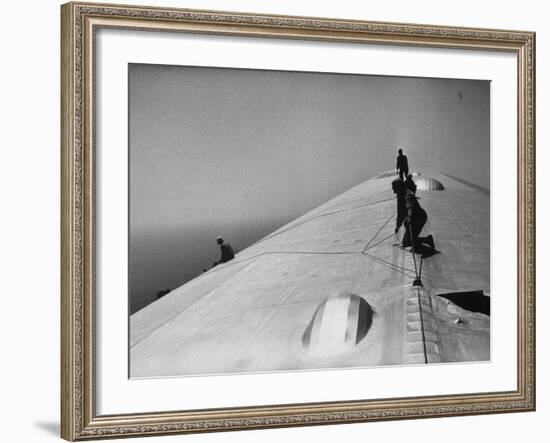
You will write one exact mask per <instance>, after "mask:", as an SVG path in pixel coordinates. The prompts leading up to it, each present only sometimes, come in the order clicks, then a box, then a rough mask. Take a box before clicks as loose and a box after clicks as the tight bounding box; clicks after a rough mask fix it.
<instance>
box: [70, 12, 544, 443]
mask: <svg viewBox="0 0 550 443" xmlns="http://www.w3.org/2000/svg"><path fill="white" fill-rule="evenodd" d="M61 15H62V42H61V44H62V60H61V63H62V69H61V71H62V97H61V99H62V128H61V131H62V177H61V182H62V196H61V198H62V257H61V259H62V304H61V314H62V315H61V318H62V325H61V327H62V371H61V381H62V383H61V384H62V392H61V404H62V424H61V433H62V437H63V438H65V439H67V440H71V441H73V440H86V439H94V438H108V437H123V436H124V437H128V436H146V435H160V434H174V433H194V432H207V431H226V430H238V429H260V428H269V427H281V426H302V425H320V424H335V423H350V422H366V421H376V420H395V419H404V418H421V417H440V416H450V415H453V416H458V415H468V414H488V413H497V412H519V411H533V410H534V409H535V100H534V97H535V95H534V93H535V35H534V33H532V32H526V31H504V30H492V29H470V28H453V27H447V26H436V25H416V24H414V25H413V24H401V23H400V24H396V23H379V22H365V21H353V20H341V19H326V18H307V17H287V16H268V15H258V14H248V13H233V12H231V13H229V12H218V11H197V10H184V9H166V8H156V7H134V6H123V5H106V4H90V3H79V2H76V3H68V4H65V5H63V6H62V7H61Z"/></svg>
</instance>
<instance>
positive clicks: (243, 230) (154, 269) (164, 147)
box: [129, 64, 490, 311]
mask: <svg viewBox="0 0 550 443" xmlns="http://www.w3.org/2000/svg"><path fill="white" fill-rule="evenodd" d="M129 97H130V101H129V111H130V127H129V134H130V146H129V152H130V262H129V263H130V293H131V305H132V311H134V310H136V309H138V308H139V307H141V306H143V305H144V304H145V303H146V302H145V300H146V299H147V300H148V301H151V300H153V299H154V292H156V291H157V290H158V289H161V288H165V287H167V288H174V287H176V286H178V285H180V284H182V283H183V282H185V281H187V280H189V279H190V278H192V277H194V276H195V275H197V274H198V273H200V271H201V270H202V268H205V267H209V266H210V265H211V264H212V262H213V261H214V260H216V259H217V258H218V255H219V252H218V249H217V246H216V244H215V237H216V236H217V235H223V236H224V237H225V238H227V240H228V241H229V242H230V243H232V244H233V245H234V246H235V247H237V248H240V249H242V248H244V247H246V246H247V245H249V244H250V243H252V242H253V241H255V240H257V239H258V238H259V237H262V236H264V235H267V234H269V232H271V231H273V230H274V229H276V228H277V227H279V226H281V225H282V224H284V223H286V222H288V221H290V220H292V219H294V218H296V217H297V216H299V215H301V214H303V213H305V212H306V211H308V210H309V209H312V208H314V207H316V206H318V205H319V204H321V203H323V202H325V201H326V200H328V199H329V198H331V197H333V196H335V195H338V194H340V193H342V192H343V191H345V190H347V189H349V188H350V187H352V186H353V185H355V184H358V183H361V182H362V181H364V180H366V179H368V178H371V177H372V176H374V175H376V174H379V173H380V172H383V171H386V170H389V169H392V168H394V165H395V156H396V154H397V153H396V151H397V148H398V147H402V148H403V150H404V152H405V154H406V155H407V156H408V158H409V165H410V167H411V170H415V169H416V168H417V167H418V168H419V169H422V168H425V167H428V168H430V169H435V170H439V171H442V172H446V173H449V174H451V175H454V176H457V177H459V178H463V179H465V180H468V181H471V182H473V183H476V184H478V185H480V186H483V187H485V188H489V182H490V180H489V133H490V126H489V122H490V115H489V108H490V103H489V102H490V83H489V82H487V81H472V80H447V79H420V78H403V77H380V76H366V75H346V74H325V73H297V72H281V71H258V70H242V69H218V68H197V67H184V66H160V65H143V64H130V65H129Z"/></svg>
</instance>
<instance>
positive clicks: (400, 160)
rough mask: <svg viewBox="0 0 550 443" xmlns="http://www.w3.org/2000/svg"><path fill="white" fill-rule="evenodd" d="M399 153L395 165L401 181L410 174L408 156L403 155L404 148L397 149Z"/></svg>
mask: <svg viewBox="0 0 550 443" xmlns="http://www.w3.org/2000/svg"><path fill="white" fill-rule="evenodd" d="M397 152H398V153H399V155H398V156H397V165H396V166H395V172H396V173H398V174H399V178H400V179H401V181H404V180H405V179H406V178H407V175H409V162H408V161H407V156H406V155H403V149H399V151H397Z"/></svg>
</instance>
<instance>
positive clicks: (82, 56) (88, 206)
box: [61, 2, 535, 441]
mask: <svg viewBox="0 0 550 443" xmlns="http://www.w3.org/2000/svg"><path fill="white" fill-rule="evenodd" d="M61 18H62V20H61V22H62V36H61V39H62V40H61V48H62V59H61V75H62V97H61V102H62V115H61V122H62V123H61V140H62V146H61V152H62V176H61V189H62V195H61V200H62V213H61V215H62V231H61V234H62V235H61V238H62V253H61V254H62V255H61V262H62V276H61V279H62V294H61V321H62V324H61V332H62V333H61V349H62V356H61V436H62V437H63V438H64V439H67V440H70V441H75V440H87V439H97V438H109V437H129V436H146V435H151V436H153V435H162V434H178V433H182V434H183V433H196V432H215V431H226V430H242V429H262V428H270V427H284V426H308V425H320V424H336V423H351V422H368V421H380V420H397V419H404V418H423V417H443V416H460V415H473V414H490V413H501V412H521V411H533V410H534V409H535V34H534V33H532V32H524V31H503V30H492V29H470V28H453V27H446V26H433V25H413V24H396V23H379V22H363V21H353V20H340V19H326V18H307V17H287V16H269V15H258V14H247V13H229V12H218V11H198V10H183V9H166V8H156V7H133V6H122V5H108V4H91V3H80V2H73V3H68V4H65V5H63V6H62V7H61ZM100 29H110V30H119V31H128V32H133V31H137V32H163V33H185V34H195V35H207V36H211V35H216V36H221V37H227V38H233V37H241V38H249V37H253V38H269V39H279V40H285V41H296V40H301V41H321V42H332V43H355V44H358V45H386V46H385V47H388V46H389V47H410V48H428V49H434V50H435V49H441V48H443V49H461V50H463V49H471V50H478V51H487V52H492V53H510V54H514V55H515V56H516V57H517V165H518V167H517V196H518V198H517V227H518V229H517V289H516V290H515V293H517V349H516V355H517V387H516V389H513V390H505V391H495V392H493V391H489V390H488V391H482V392H476V393H459V394H453V395H426V396H414V397H398V398H384V399H379V398H369V399H364V400H356V399H354V400H350V399H346V398H343V399H342V400H341V401H326V402H324V401H323V402H308V403H298V404H297V403H290V402H289V404H277V405H254V404H251V405H247V406H246V407H242V406H240V407H223V408H214V407H207V408H198V409H197V408H193V409H186V410H181V411H174V410H161V411H155V410H153V411H151V412H146V413H144V412H139V413H135V411H132V410H127V411H124V412H123V413H120V414H113V415H100V414H98V412H97V400H98V398H97V395H98V392H97V388H98V386H97V370H96V346H97V341H96V340H97V336H96V327H97V322H98V318H97V312H96V283H97V282H96V270H97V266H98V264H97V262H96V251H97V248H98V247H99V245H98V240H97V238H98V236H97V232H96V213H97V211H98V201H97V199H96V186H97V182H98V180H101V178H100V176H99V175H98V171H97V170H96V152H97V150H96V143H97V140H96V112H97V109H96V88H97V87H98V84H97V82H98V78H97V75H96V65H95V57H96V50H97V48H96V34H97V32H98V30H100ZM266 41H267V40H266ZM413 255H414V254H413ZM492 272H496V273H497V275H498V269H496V270H493V271H492ZM511 290H512V289H511Z"/></svg>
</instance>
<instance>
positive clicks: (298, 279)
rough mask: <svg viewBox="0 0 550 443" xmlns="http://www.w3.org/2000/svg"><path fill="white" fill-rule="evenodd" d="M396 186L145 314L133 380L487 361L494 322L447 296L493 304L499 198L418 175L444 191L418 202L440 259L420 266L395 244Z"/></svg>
mask: <svg viewBox="0 0 550 443" xmlns="http://www.w3.org/2000/svg"><path fill="white" fill-rule="evenodd" d="M395 177H396V176H395V175H393V174H381V175H379V176H378V177H376V178H373V179H371V180H367V181H366V182H364V183H362V184H360V185H358V186H356V187H354V188H352V189H350V190H349V191H347V192H345V193H343V194H341V195H340V196H338V197H336V198H334V199H332V200H330V201H328V202H327V203H325V204H323V205H322V206H320V207H318V208H316V209H315V210H313V211H310V212H309V213H307V214H305V215H304V216H302V217H300V218H298V219H296V220H295V221H293V222H292V223H289V224H288V225H286V226H283V227H282V228H280V229H279V230H278V231H275V232H273V233H272V234H270V235H268V236H267V237H265V238H263V239H261V240H259V241H257V242H256V243H255V244H253V245H251V246H250V247H248V248H246V249H245V250H243V251H241V252H240V253H238V254H237V256H236V257H235V259H234V260H232V261H230V262H228V263H225V264H222V265H219V266H217V267H215V268H213V269H211V270H210V271H208V272H205V273H203V274H201V275H200V276H198V277H197V278H195V279H194V280H192V281H190V282H188V283H186V284H185V285H183V286H181V287H180V288H177V289H175V290H173V291H172V292H170V293H169V294H168V295H166V296H165V297H163V298H161V299H159V300H158V301H156V302H154V303H152V304H151V305H149V306H147V307H145V308H144V309H142V310H140V311H138V312H137V313H135V314H133V315H132V316H131V318H130V376H131V377H158V376H177V375H194V374H223V373H239V372H259V371H285V370H303V369H316V368H338V367H368V366H384V365H403V364H427V363H428V364H431V363H445V362H464V361H485V360H489V359H490V317H489V316H488V315H486V314H485V313H480V312H474V310H471V309H469V308H468V307H464V306H462V307H461V306H459V305H458V304H455V303H453V302H452V301H450V300H449V299H448V298H444V297H441V296H440V295H442V294H447V293H465V294H467V293H470V292H474V291H477V293H478V294H479V293H482V294H483V295H482V297H488V296H489V294H490V286H489V285H490V268H489V267H490V198H489V192H488V191H487V190H484V189H483V188H480V187H479V186H476V185H470V184H469V183H468V182H465V181H464V180H459V179H457V178H455V177H450V176H446V175H444V174H435V173H434V174H426V175H425V174H423V173H422V175H420V176H418V175H417V176H415V179H416V178H420V177H429V178H430V180H432V179H433V180H436V181H438V182H439V183H441V184H442V186H441V187H439V186H436V185H434V184H433V182H431V181H430V182H429V183H432V185H430V186H426V189H427V190H423V189H418V190H417V196H418V197H419V201H420V204H421V206H422V207H423V208H424V209H425V210H426V211H427V213H428V222H427V224H426V226H425V227H424V229H423V235H424V233H425V235H427V234H433V236H434V239H435V245H436V248H437V250H438V251H439V253H436V254H434V255H431V256H428V255H426V256H425V257H423V256H421V255H416V256H414V255H413V254H412V253H411V252H409V251H407V250H404V249H401V248H400V247H397V246H395V244H396V243H398V242H399V240H400V238H399V239H398V237H397V236H396V235H395V234H394V228H395V214H396V199H395V195H394V194H393V192H392V187H391V181H392V180H393V179H394V178H395ZM403 229H404V228H401V231H400V235H402V234H403ZM418 277H420V279H421V281H422V286H413V282H414V280H415V279H417V278H418Z"/></svg>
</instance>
